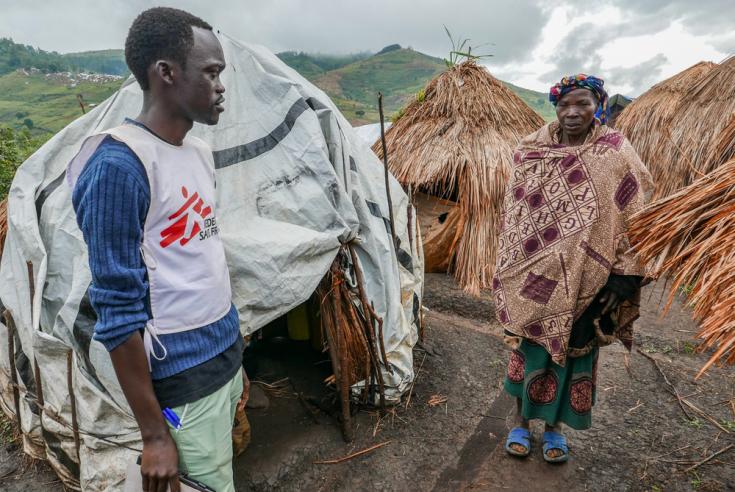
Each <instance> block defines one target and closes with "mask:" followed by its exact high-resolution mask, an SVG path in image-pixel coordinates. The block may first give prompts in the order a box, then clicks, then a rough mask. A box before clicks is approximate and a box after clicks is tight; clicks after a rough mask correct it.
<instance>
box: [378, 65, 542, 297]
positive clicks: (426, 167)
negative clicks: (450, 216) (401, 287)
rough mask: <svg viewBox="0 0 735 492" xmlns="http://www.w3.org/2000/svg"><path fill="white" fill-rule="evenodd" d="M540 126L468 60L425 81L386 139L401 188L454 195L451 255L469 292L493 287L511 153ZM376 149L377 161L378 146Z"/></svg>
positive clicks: (537, 118) (525, 108)
mask: <svg viewBox="0 0 735 492" xmlns="http://www.w3.org/2000/svg"><path fill="white" fill-rule="evenodd" d="M543 124H544V120H543V118H541V116H539V115H538V114H536V113H535V112H534V111H533V110H532V109H531V108H530V107H528V106H527V105H526V104H525V103H524V102H523V101H522V100H521V99H520V98H519V97H518V96H516V95H515V94H514V93H513V92H512V91H511V90H510V89H508V88H507V87H505V86H504V85H503V84H502V83H501V82H500V81H498V80H497V79H495V78H494V77H493V76H492V75H490V73H489V72H488V71H487V70H486V69H485V68H484V67H481V66H479V65H477V64H476V63H474V62H472V61H467V62H464V63H461V64H459V65H455V66H454V67H452V68H450V69H449V70H447V71H446V72H444V73H442V74H440V75H439V76H437V77H436V78H434V79H433V80H432V81H430V82H429V83H428V85H427V86H426V89H425V90H424V92H423V96H422V97H417V99H416V100H415V101H413V102H411V103H410V104H409V105H408V106H407V107H406V108H405V110H404V112H403V116H401V117H400V118H399V119H398V121H396V122H395V123H394V124H393V126H391V128H390V129H389V130H388V131H387V132H386V136H385V137H386V143H387V148H388V159H389V166H390V170H391V172H392V173H393V174H394V175H395V177H396V178H397V179H398V181H400V182H401V183H402V184H403V185H404V186H408V185H412V186H413V189H415V190H421V191H426V192H428V193H431V194H433V195H436V196H439V197H442V198H450V197H451V198H452V199H454V196H457V200H458V202H459V207H460V209H461V212H462V215H463V221H462V223H463V231H462V235H461V238H460V239H459V241H458V242H457V245H456V247H455V251H454V252H453V255H454V274H455V277H456V278H457V281H458V282H459V284H460V285H461V286H462V287H463V288H464V289H465V290H467V291H468V292H471V293H474V294H479V292H480V289H481V288H487V287H489V286H490V282H491V279H492V275H493V269H494V263H495V250H496V243H497V238H496V235H495V231H496V230H497V226H498V221H499V216H500V213H499V210H500V206H501V204H502V200H503V194H504V190H505V184H506V181H507V179H508V174H509V171H510V168H511V165H512V162H511V161H512V158H513V150H514V147H515V146H516V145H517V144H518V141H519V140H520V139H521V138H522V137H524V136H526V135H528V134H530V133H532V132H533V131H535V130H537V129H538V128H540V127H541V126H542V125H543ZM373 150H374V151H375V152H376V153H377V154H378V156H379V157H381V158H382V156H383V153H382V147H381V145H380V142H379V141H378V142H376V143H375V145H373Z"/></svg>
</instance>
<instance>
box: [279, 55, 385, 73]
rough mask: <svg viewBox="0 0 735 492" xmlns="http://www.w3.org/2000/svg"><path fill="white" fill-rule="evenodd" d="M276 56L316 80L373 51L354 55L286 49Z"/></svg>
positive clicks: (363, 57)
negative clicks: (310, 52)
mask: <svg viewBox="0 0 735 492" xmlns="http://www.w3.org/2000/svg"><path fill="white" fill-rule="evenodd" d="M276 56H277V57H278V58H280V59H281V61H283V62H284V63H285V64H286V65H288V66H289V67H291V68H293V69H294V70H296V71H297V72H299V73H300V74H301V75H303V76H304V77H306V78H307V79H309V80H314V79H315V78H316V77H318V76H319V75H322V74H324V73H326V72H329V71H330V70H336V69H338V68H342V67H344V66H345V65H349V64H350V63H354V62H357V61H360V60H364V59H365V58H369V57H370V56H372V54H371V53H367V52H366V53H356V54H352V55H323V54H313V53H312V54H309V53H304V52H303V51H284V52H282V53H277V54H276Z"/></svg>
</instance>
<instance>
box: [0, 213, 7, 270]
mask: <svg viewBox="0 0 735 492" xmlns="http://www.w3.org/2000/svg"><path fill="white" fill-rule="evenodd" d="M7 234H8V199H7V198H6V199H5V200H3V201H1V202H0V257H1V256H2V255H3V247H4V245H5V236H6V235H7Z"/></svg>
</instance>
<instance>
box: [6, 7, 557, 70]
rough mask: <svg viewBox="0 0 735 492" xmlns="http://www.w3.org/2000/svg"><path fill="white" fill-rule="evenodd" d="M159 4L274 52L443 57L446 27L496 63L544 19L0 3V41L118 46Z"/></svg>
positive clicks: (530, 40) (431, 10)
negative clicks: (407, 49)
mask: <svg viewBox="0 0 735 492" xmlns="http://www.w3.org/2000/svg"><path fill="white" fill-rule="evenodd" d="M6 1H8V0H0V4H2V3H5V2H6ZM159 4H163V5H170V6H174V7H178V8H182V9H185V10H188V11H190V12H192V13H194V14H196V15H198V16H200V17H202V18H204V19H205V20H207V21H208V22H209V23H211V24H212V25H213V26H215V27H216V28H218V29H220V30H222V31H223V32H226V33H228V34H229V35H231V36H233V37H235V38H238V39H242V40H244V41H248V42H254V43H258V44H263V45H265V46H267V47H268V48H270V49H271V50H273V51H282V50H303V51H308V52H323V53H349V52H359V51H377V50H379V49H381V48H383V47H384V46H386V45H388V44H392V43H400V44H402V45H404V46H412V47H413V48H415V49H417V50H419V51H422V52H425V53H428V54H431V55H434V56H447V55H448V52H449V49H450V43H449V39H448V38H447V36H446V34H445V33H444V29H443V27H442V25H443V24H446V25H447V26H448V27H449V28H450V30H451V31H452V33H453V34H454V35H455V36H460V35H461V36H463V37H468V38H471V39H472V42H471V44H472V45H474V46H477V45H478V44H481V43H492V45H490V46H487V47H485V48H483V49H482V51H484V52H488V51H489V52H491V53H492V54H493V55H494V58H493V59H494V60H497V61H498V62H501V63H502V62H507V61H511V60H519V59H521V58H523V57H525V56H527V54H528V53H530V51H531V50H532V49H533V47H534V46H536V44H537V43H538V42H539V40H540V36H541V30H542V28H543V26H544V24H545V22H546V17H545V16H544V12H543V10H542V8H541V7H540V6H539V5H537V4H535V3H534V2H515V1H512V0H499V1H495V2H492V3H490V2H486V1H483V0H454V1H451V2H447V1H442V0H425V1H423V2H421V3H420V4H416V3H414V2H406V1H404V2H395V1H390V0H372V1H370V2H364V1H357V0H343V1H337V0H311V1H307V0H272V1H267V0H252V1H248V2H242V1H237V0H217V1H203V0H179V1H171V0H169V1H166V0H164V1H162V2H161V1H156V2H153V1H149V0H133V1H130V0H115V1H106V2H95V1H93V0H66V1H65V2H64V4H63V7H62V6H61V4H59V3H58V2H48V1H43V0H30V1H27V2H14V3H13V4H11V5H2V6H0V8H1V9H2V10H1V11H2V12H3V14H2V16H0V36H10V37H13V38H15V39H16V40H17V41H20V42H23V43H26V44H33V45H36V46H39V47H41V48H42V49H46V50H55V51H59V52H69V51H81V50H90V49H103V48H120V47H122V45H123V41H124V39H125V34H126V32H127V28H128V26H129V25H130V23H131V22H132V20H133V18H134V17H135V16H136V15H137V14H138V13H140V12H141V11H142V10H144V9H145V8H149V7H151V6H154V5H159ZM519 26H520V27H519Z"/></svg>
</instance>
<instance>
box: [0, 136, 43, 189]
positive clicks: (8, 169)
mask: <svg viewBox="0 0 735 492" xmlns="http://www.w3.org/2000/svg"><path fill="white" fill-rule="evenodd" d="M39 145H40V141H38V140H37V139H33V138H31V134H30V132H29V131H28V129H27V128H24V129H23V130H20V131H15V130H13V129H12V128H9V127H6V126H0V200H2V199H4V198H5V196H6V195H7V194H8V190H10V184H11V183H12V181H13V177H14V176H15V171H16V170H17V169H18V166H20V165H21V164H22V163H23V161H24V160H26V158H28V156H29V155H31V154H32V153H33V152H34V151H35V150H36V149H37V148H38V146H39Z"/></svg>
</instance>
